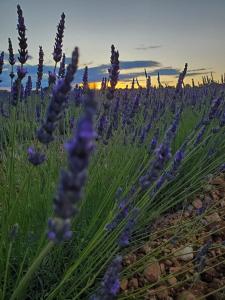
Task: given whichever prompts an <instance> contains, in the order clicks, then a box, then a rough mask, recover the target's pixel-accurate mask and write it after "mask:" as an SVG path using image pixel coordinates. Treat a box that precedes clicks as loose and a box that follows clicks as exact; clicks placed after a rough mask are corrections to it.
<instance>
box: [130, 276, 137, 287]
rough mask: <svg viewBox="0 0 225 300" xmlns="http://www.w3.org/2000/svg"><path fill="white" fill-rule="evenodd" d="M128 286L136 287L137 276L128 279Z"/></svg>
mask: <svg viewBox="0 0 225 300" xmlns="http://www.w3.org/2000/svg"><path fill="white" fill-rule="evenodd" d="M129 287H130V288H133V289H137V288H138V280H137V278H132V279H131V280H129Z"/></svg>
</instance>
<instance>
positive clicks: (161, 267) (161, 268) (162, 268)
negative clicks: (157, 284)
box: [160, 263, 165, 274]
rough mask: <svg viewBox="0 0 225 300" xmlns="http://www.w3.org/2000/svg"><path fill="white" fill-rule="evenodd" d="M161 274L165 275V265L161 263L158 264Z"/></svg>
mask: <svg viewBox="0 0 225 300" xmlns="http://www.w3.org/2000/svg"><path fill="white" fill-rule="evenodd" d="M160 270H161V274H163V273H165V265H164V264H163V263H161V264H160Z"/></svg>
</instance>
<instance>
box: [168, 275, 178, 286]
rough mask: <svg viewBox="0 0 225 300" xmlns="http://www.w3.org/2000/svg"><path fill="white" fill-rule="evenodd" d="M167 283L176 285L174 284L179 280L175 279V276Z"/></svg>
mask: <svg viewBox="0 0 225 300" xmlns="http://www.w3.org/2000/svg"><path fill="white" fill-rule="evenodd" d="M167 281H168V283H169V284H170V285H174V284H176V283H177V279H176V277H174V276H173V277H170V278H168V279H167Z"/></svg>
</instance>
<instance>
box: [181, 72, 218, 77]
mask: <svg viewBox="0 0 225 300" xmlns="http://www.w3.org/2000/svg"><path fill="white" fill-rule="evenodd" d="M211 73H215V72H214V71H210V72H187V75H186V77H194V76H199V75H202V76H203V75H209V74H211Z"/></svg>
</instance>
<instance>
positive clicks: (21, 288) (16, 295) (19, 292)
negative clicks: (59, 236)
mask: <svg viewBox="0 0 225 300" xmlns="http://www.w3.org/2000/svg"><path fill="white" fill-rule="evenodd" d="M53 246H54V243H53V242H49V243H48V244H47V245H46V246H45V248H44V249H43V250H42V251H41V253H40V254H39V255H38V257H37V258H36V259H35V261H34V262H33V264H32V265H31V266H30V268H29V269H28V271H27V273H26V274H25V275H24V277H23V278H22V279H21V281H20V282H19V285H18V286H17V288H16V289H15V290H14V292H13V294H12V296H11V298H10V300H15V299H17V300H18V299H22V296H23V294H24V292H25V290H26V288H27V285H28V283H29V281H30V280H31V278H32V276H33V274H34V273H35V271H36V270H37V269H38V267H39V266H40V264H41V262H42V260H43V258H44V257H45V256H46V255H47V254H48V252H49V251H50V250H51V248H52V247H53Z"/></svg>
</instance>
